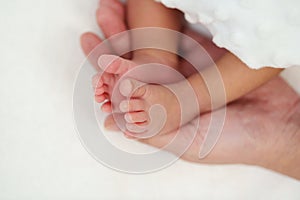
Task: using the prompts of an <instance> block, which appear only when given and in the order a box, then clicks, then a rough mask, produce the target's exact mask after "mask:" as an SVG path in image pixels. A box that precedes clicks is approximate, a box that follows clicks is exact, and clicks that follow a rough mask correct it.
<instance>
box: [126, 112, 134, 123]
mask: <svg viewBox="0 0 300 200" xmlns="http://www.w3.org/2000/svg"><path fill="white" fill-rule="evenodd" d="M124 118H125V120H126V121H127V122H131V121H132V119H131V117H130V115H129V113H126V114H125V116H124Z"/></svg>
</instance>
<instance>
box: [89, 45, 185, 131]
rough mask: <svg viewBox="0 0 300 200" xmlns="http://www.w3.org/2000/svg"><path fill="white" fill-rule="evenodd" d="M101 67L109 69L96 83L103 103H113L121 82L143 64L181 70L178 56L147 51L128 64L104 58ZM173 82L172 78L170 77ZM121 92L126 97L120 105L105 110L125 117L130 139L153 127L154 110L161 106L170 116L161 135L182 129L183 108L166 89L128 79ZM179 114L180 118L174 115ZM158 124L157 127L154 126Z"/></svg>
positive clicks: (107, 57)
mask: <svg viewBox="0 0 300 200" xmlns="http://www.w3.org/2000/svg"><path fill="white" fill-rule="evenodd" d="M98 63H99V66H100V67H101V68H103V69H105V73H104V74H103V75H102V77H99V75H96V76H95V77H94V80H93V85H94V87H95V100H96V101H97V102H98V103H103V102H104V101H106V100H111V98H112V92H113V90H114V89H115V86H116V84H117V82H118V81H119V78H120V77H122V76H123V75H124V74H125V73H126V72H128V71H130V70H131V69H133V68H135V67H137V66H140V65H141V64H148V63H158V64H161V65H164V66H168V67H171V68H173V69H176V68H177V65H178V64H177V63H178V60H177V56H176V55H173V54H171V53H167V52H159V51H143V52H136V53H134V59H132V60H127V59H123V58H121V57H117V56H113V55H103V56H101V57H100V58H99V62H98ZM169 78H170V79H172V77H169ZM117 89H118V90H119V92H120V93H121V94H122V95H123V96H124V97H126V100H123V101H121V102H120V103H119V105H112V104H111V102H107V103H104V104H103V105H102V110H103V111H105V112H112V110H113V109H112V108H113V107H118V110H119V111H121V112H122V113H123V114H124V119H125V121H126V129H127V130H128V132H127V134H128V135H131V136H132V135H133V134H136V133H145V132H147V131H148V130H149V129H152V127H150V124H151V123H150V122H151V121H153V120H154V119H152V120H151V119H150V118H151V116H150V114H149V113H150V110H151V107H152V106H153V105H160V106H161V107H163V108H164V110H165V113H166V118H165V126H164V127H163V128H162V129H161V130H160V133H167V132H169V131H172V130H174V129H176V128H178V127H179V125H180V119H181V116H180V105H179V103H178V100H177V98H176V96H175V95H174V93H173V92H172V91H170V89H168V88H166V87H165V86H162V85H159V84H145V83H143V82H141V81H138V80H135V79H132V78H128V79H124V80H122V81H121V83H120V84H119V88H117ZM174 113H176V114H174ZM154 124H157V123H154Z"/></svg>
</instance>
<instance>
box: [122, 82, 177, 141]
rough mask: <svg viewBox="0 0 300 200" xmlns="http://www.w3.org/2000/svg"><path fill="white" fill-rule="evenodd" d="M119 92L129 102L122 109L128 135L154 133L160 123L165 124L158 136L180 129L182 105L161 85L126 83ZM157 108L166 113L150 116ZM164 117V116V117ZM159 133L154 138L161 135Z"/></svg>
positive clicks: (124, 103)
mask: <svg viewBox="0 0 300 200" xmlns="http://www.w3.org/2000/svg"><path fill="white" fill-rule="evenodd" d="M119 89H120V93H121V94H122V95H124V96H125V97H127V100H124V101H122V102H121V103H120V105H119V107H120V110H121V112H123V113H124V118H125V121H126V128H127V130H128V132H129V135H133V136H134V134H137V133H147V132H149V131H152V132H153V130H157V129H156V128H157V126H158V124H161V123H164V124H162V126H161V128H160V130H157V131H158V132H159V134H164V133H167V132H169V131H172V130H175V129H177V128H179V127H180V125H181V110H180V104H179V102H178V100H177V98H176V95H175V94H174V93H173V92H172V91H171V90H170V89H168V88H166V87H164V86H162V85H154V84H144V83H142V82H140V81H137V80H134V79H125V80H123V81H122V82H121V84H120V86H119ZM157 105H158V106H159V107H160V108H163V110H164V111H163V112H156V113H155V112H151V109H152V108H154V106H157ZM164 114H165V116H162V115H164ZM158 132H156V133H151V134H158ZM127 134H128V133H127Z"/></svg>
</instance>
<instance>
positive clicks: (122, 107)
mask: <svg viewBox="0 0 300 200" xmlns="http://www.w3.org/2000/svg"><path fill="white" fill-rule="evenodd" d="M120 110H121V111H122V112H126V111H127V110H128V103H127V102H126V101H123V102H121V103H120Z"/></svg>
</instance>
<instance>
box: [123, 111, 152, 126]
mask: <svg viewBox="0 0 300 200" xmlns="http://www.w3.org/2000/svg"><path fill="white" fill-rule="evenodd" d="M124 118H125V120H126V122H128V123H142V122H147V121H148V119H149V118H148V114H147V113H146V112H144V111H141V112H131V113H126V114H125V116H124Z"/></svg>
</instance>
